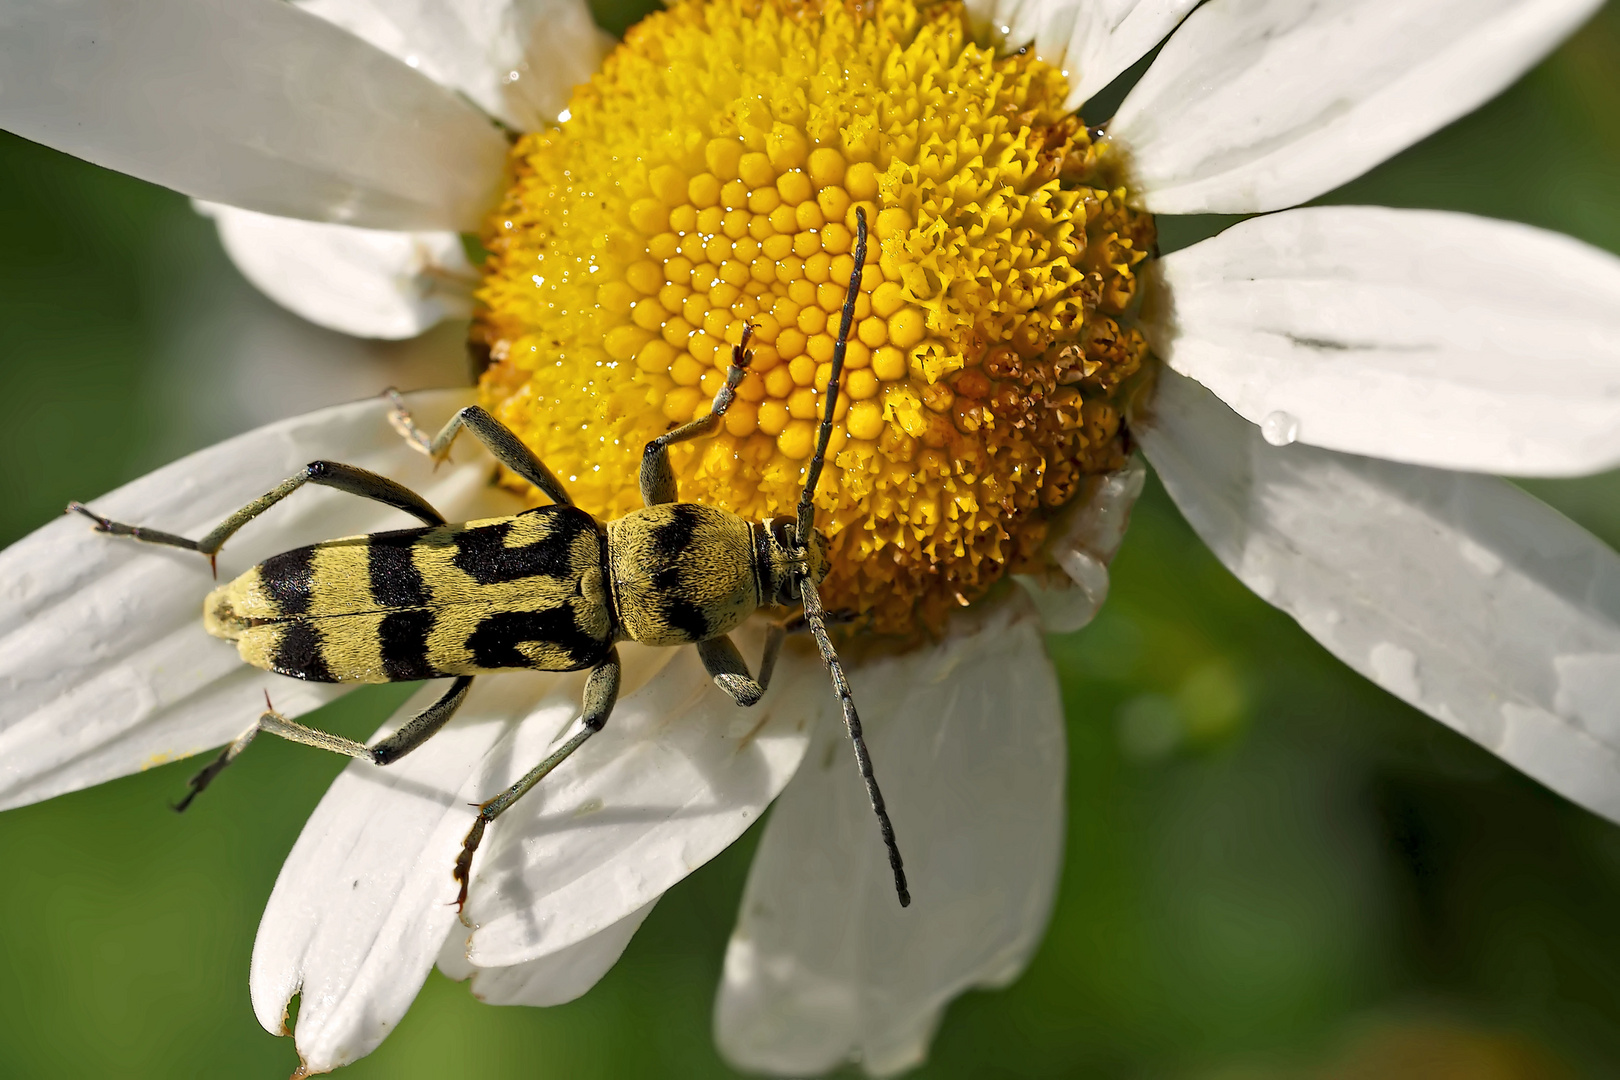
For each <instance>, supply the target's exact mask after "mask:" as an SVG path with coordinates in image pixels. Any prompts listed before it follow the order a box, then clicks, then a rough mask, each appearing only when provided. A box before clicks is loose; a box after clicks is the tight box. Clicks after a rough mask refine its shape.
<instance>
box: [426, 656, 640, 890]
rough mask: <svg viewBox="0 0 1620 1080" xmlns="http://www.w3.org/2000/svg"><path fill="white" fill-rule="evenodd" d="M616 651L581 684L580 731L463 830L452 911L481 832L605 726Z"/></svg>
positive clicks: (614, 696) (613, 693)
mask: <svg viewBox="0 0 1620 1080" xmlns="http://www.w3.org/2000/svg"><path fill="white" fill-rule="evenodd" d="M620 670H621V669H620V665H619V650H618V649H617V648H615V649H613V650H611V651H610V652H609V653H608V655H607V659H605V660H603V661H602V662H601V663H600V664H597V665H596V666H595V667H594V668H592V669H591V675H590V678H589V679H587V680H586V682H585V708H584V711H583V713H582V715H581V716H580V722H581V723H582V724H583V725H584V730H582V731H580V732H579V733H578V734H576V735H574V736H573V737H572V738H571V739H569V740H568V741H567V742H565V743H563V744H562V745H561V746H559V747H558V748H557V749H556V750H555V751H553V752H552V753H550V754H548V755H547V756H546V759H545V760H544V761H542V762H541V763H540V764H538V765H536V766H535V767H534V768H532V769H530V770H529V771H528V772H527V773H524V774H523V778H522V779H521V780H519V781H518V782H517V783H515V784H513V785H512V786H511V787H509V788H507V789H506V790H505V791H503V792H501V793H500V794H499V795H497V796H495V797H494V798H493V799H490V800H489V801H488V802H485V803H481V804H480V805H479V807H478V817H477V818H476V819H474V821H473V825H472V828H471V829H469V830H467V838H466V839H465V840H463V841H462V842H461V854H459V855H457V856H456V866H455V869H454V871H452V876H453V877H454V878H455V879H456V884H457V886H458V887H459V888H458V891H457V892H456V910H457V911H460V910H461V909H462V907H464V906H465V905H466V903H467V883H468V881H469V880H470V879H471V875H472V861H473V853H474V852H476V851H477V850H478V845H479V844H480V843H482V842H483V840H484V830H485V829H487V828H489V823H490V822H492V821H494V820H495V819H496V818H498V817H500V816H501V815H502V814H504V813H506V811H507V810H508V809H510V808H511V806H512V804H513V803H515V802H517V801H518V800H519V799H521V798H523V796H525V795H527V794H528V793H529V791H530V790H531V789H532V788H533V787H534V786H535V785H536V784H538V783H539V782H540V781H542V780H544V779H545V778H546V775H547V774H548V773H550V772H551V770H553V769H555V768H556V767H557V766H558V765H561V764H562V763H563V762H564V761H567V760H568V758H569V756H570V755H572V754H573V752H574V751H575V750H578V749H579V748H580V747H581V746H583V745H584V744H585V740H586V739H589V738H590V737H591V736H592V735H595V734H596V733H597V732H598V731H601V730H602V727H603V726H604V725H605V724H606V723H607V720H608V716H609V715H610V714H611V713H612V712H613V705H614V702H616V701H618V700H619V675H620Z"/></svg>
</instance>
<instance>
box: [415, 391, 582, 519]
mask: <svg viewBox="0 0 1620 1080" xmlns="http://www.w3.org/2000/svg"><path fill="white" fill-rule="evenodd" d="M388 400H389V401H390V402H392V403H393V406H394V407H393V409H392V410H391V411H390V412H389V413H388V422H389V423H390V424H393V425H394V430H395V431H397V432H399V433H400V434H401V435H403V436H404V437H405V441H406V442H408V443H410V444H411V446H413V447H415V448H416V449H417V450H420V451H421V452H422V453H424V454H426V455H427V456H428V457H430V458H432V459H433V464H434V465H438V464H439V462H441V461H443V460H445V459H446V458H447V457H449V456H450V444H451V443H453V442H455V441H456V436H457V435H460V434H461V429H462V428H466V429H467V430H468V431H470V432H472V433H473V437H474V438H476V439H477V440H478V441H479V442H481V443H483V444H484V448H485V449H486V450H488V451H489V452H490V454H491V455H493V456H494V458H495V460H496V461H498V462H500V463H501V464H502V465H505V466H506V467H507V468H508V469H511V470H512V471H513V472H515V473H517V474H518V475H519V476H521V477H523V479H525V480H527V481H528V482H529V483H531V484H533V485H534V486H535V487H537V488H539V489H540V490H541V491H543V492H545V493H546V498H548V499H550V500H551V501H552V502H554V503H556V504H557V505H558V506H573V505H574V500H573V499H570V498H569V497H568V492H567V491H565V490H564V489H563V486H562V481H560V480H558V479H557V477H556V474H554V473H553V472H552V471H551V470H550V469H548V468H546V464H545V462H543V461H541V460H540V458H539V457H538V456H537V455H536V454H535V452H534V451H533V450H530V449H529V448H528V446H526V445H525V444H524V442H523V440H522V439H520V438H518V436H517V433H516V432H515V431H513V430H512V429H511V428H509V427H507V426H506V425H505V424H503V423H501V422H500V421H499V420H497V419H495V418H494V417H493V416H491V415H489V413H487V412H485V411H484V410H483V409H481V408H479V407H478V406H477V405H468V406H467V407H466V408H464V409H460V410H458V411H457V412H456V415H454V416H452V417H451V418H450V419H449V421H448V422H447V423H446V424H445V425H444V427H442V428H440V429H439V433H438V434H437V435H435V436H433V438H431V439H430V438H428V437H427V433H426V432H424V431H423V430H422V429H421V428H419V427H417V426H416V421H415V420H414V419H413V418H412V417H411V410H410V409H409V408H407V407H406V405H405V399H404V398H403V397H401V396H400V393H399V391H398V390H389V391H388Z"/></svg>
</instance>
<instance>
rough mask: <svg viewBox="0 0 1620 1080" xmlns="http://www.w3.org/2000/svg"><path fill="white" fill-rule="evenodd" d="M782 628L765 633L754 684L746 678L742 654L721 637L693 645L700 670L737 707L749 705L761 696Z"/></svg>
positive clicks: (752, 680) (779, 644)
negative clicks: (762, 655)
mask: <svg viewBox="0 0 1620 1080" xmlns="http://www.w3.org/2000/svg"><path fill="white" fill-rule="evenodd" d="M782 634H783V629H782V624H781V623H772V624H771V626H770V629H769V630H767V631H766V632H765V659H764V660H763V661H761V662H760V665H759V675H760V677H759V678H758V679H757V680H756V679H755V678H754V677H753V676H752V675H750V674H748V663H747V662H746V661H745V660H743V658H742V653H740V652H738V651H737V646H735V645H733V644H732V643H731V638H729V637H727V636H726V635H725V634H721V635H720V636H719V637H713V638H710V639H709V640H707V641H700V642H698V643H697V651H698V656H700V657H702V658H703V670H705V671H707V672H708V673H709V674H710V675H712V676H713V677H714V685H716V686H718V687H719V688H720V689H722V690H724V691H725V692H726V694H727V696H729V697H730V698H731V700H732V701H735V702H736V703H737V704H738V705H742V706H744V707H746V706H749V705H753V704H755V703H757V702H758V701H759V699H760V698H761V697H763V696H764V694H765V687H766V684H768V683H769V682H770V679H771V669H772V668H773V667H775V665H776V654H777V653H778V652H779V651H781V648H782Z"/></svg>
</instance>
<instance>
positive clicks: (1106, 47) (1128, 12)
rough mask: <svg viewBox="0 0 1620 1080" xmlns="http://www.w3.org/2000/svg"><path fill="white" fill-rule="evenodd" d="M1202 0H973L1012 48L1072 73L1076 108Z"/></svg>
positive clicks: (980, 16)
mask: <svg viewBox="0 0 1620 1080" xmlns="http://www.w3.org/2000/svg"><path fill="white" fill-rule="evenodd" d="M1197 5H1198V0H969V3H968V11H969V12H970V13H972V15H973V16H974V18H975V20H976V21H978V22H980V23H987V24H988V25H989V26H991V27H992V28H993V29H995V30H997V31H998V32H1000V34H1001V36H1002V38H1003V39H1004V41H1005V44H1006V45H1008V46H1010V47H1014V48H1016V47H1019V46H1023V45H1033V46H1034V48H1035V55H1036V56H1037V57H1038V58H1039V59H1041V60H1043V61H1045V62H1046V63H1048V64H1051V65H1053V66H1054V67H1058V68H1061V69H1062V70H1063V71H1065V72H1066V73H1067V74H1068V76H1069V84H1070V85H1069V97H1068V101H1067V102H1066V103H1065V104H1066V105H1067V107H1068V108H1070V109H1078V108H1080V107H1081V106H1082V105H1084V104H1085V103H1086V101H1087V100H1088V99H1089V98H1090V97H1091V95H1093V94H1095V93H1096V92H1097V91H1099V90H1101V89H1102V88H1103V87H1105V86H1107V85H1108V84H1109V83H1111V82H1113V81H1114V79H1115V78H1117V77H1118V76H1119V74H1120V73H1121V72H1122V71H1124V70H1125V69H1126V68H1128V67H1130V66H1131V65H1132V64H1134V63H1136V62H1137V61H1138V60H1140V59H1141V58H1142V57H1144V56H1146V55H1147V54H1148V52H1149V51H1150V50H1151V49H1152V48H1153V46H1155V45H1157V44H1158V43H1159V42H1160V41H1163V40H1164V36H1165V35H1166V34H1168V33H1169V32H1170V31H1171V30H1173V29H1175V26H1176V24H1177V23H1178V22H1180V21H1181V20H1182V17H1183V16H1185V15H1186V14H1187V12H1189V11H1191V10H1192V9H1193V8H1194V7H1196V6H1197Z"/></svg>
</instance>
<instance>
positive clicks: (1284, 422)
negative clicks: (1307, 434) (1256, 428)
mask: <svg viewBox="0 0 1620 1080" xmlns="http://www.w3.org/2000/svg"><path fill="white" fill-rule="evenodd" d="M1260 434H1261V435H1263V436H1264V437H1265V440H1266V442H1268V443H1270V444H1271V445H1272V446H1287V445H1288V444H1289V443H1291V442H1293V441H1294V440H1295V439H1298V438H1299V417H1297V416H1295V415H1293V414H1292V413H1285V412H1274V413H1271V414H1269V415H1267V417H1266V418H1265V419H1264V420H1262V421H1261V422H1260Z"/></svg>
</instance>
